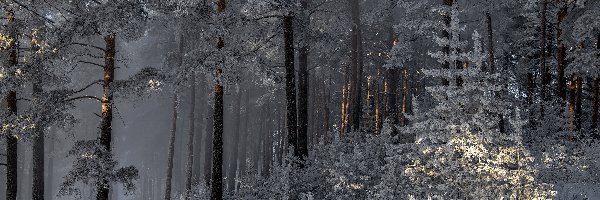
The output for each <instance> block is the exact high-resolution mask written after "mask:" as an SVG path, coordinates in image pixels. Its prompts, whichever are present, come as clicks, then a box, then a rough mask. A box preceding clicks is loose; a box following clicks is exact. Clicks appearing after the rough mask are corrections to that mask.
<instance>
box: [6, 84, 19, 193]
mask: <svg viewBox="0 0 600 200" xmlns="http://www.w3.org/2000/svg"><path fill="white" fill-rule="evenodd" d="M6 103H7V105H8V111H9V112H10V113H12V114H14V115H16V114H17V93H16V92H15V91H10V92H8V96H7V97H6ZM17 143H18V139H17V138H16V136H14V135H13V134H7V135H6V199H7V200H16V199H17V188H18V184H17V181H18V176H17V170H18V166H17V160H18V157H17V156H18V153H17V150H18V147H17Z"/></svg>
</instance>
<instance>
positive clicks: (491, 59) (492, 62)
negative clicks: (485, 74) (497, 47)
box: [485, 11, 496, 74]
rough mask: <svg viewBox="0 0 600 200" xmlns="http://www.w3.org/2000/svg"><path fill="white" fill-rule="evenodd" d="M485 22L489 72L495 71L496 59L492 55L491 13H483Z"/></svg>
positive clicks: (492, 31)
mask: <svg viewBox="0 0 600 200" xmlns="http://www.w3.org/2000/svg"><path fill="white" fill-rule="evenodd" d="M485 22H486V24H487V42H488V45H487V47H488V66H489V68H490V73H492V74H493V73H496V59H495V57H494V35H493V34H494V29H492V15H491V14H490V12H489V11H488V12H486V13H485Z"/></svg>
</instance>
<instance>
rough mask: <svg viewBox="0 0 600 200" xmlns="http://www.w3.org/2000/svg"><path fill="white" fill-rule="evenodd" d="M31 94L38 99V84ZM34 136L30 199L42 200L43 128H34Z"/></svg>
mask: <svg viewBox="0 0 600 200" xmlns="http://www.w3.org/2000/svg"><path fill="white" fill-rule="evenodd" d="M33 93H34V96H36V97H35V98H40V95H41V93H42V88H41V86H40V83H39V82H38V83H35V84H33ZM34 131H35V135H34V137H33V147H32V149H33V152H32V155H33V160H32V164H33V169H32V171H33V173H32V176H33V183H32V193H33V194H32V198H33V200H43V199H44V127H39V126H36V127H35V130H34Z"/></svg>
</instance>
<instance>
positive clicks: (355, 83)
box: [347, 0, 363, 131]
mask: <svg viewBox="0 0 600 200" xmlns="http://www.w3.org/2000/svg"><path fill="white" fill-rule="evenodd" d="M348 1H349V2H348V3H349V5H350V15H351V18H352V31H351V32H352V35H351V46H352V56H351V61H352V63H351V67H352V81H351V82H350V85H349V87H350V95H351V98H350V101H351V102H350V110H349V123H348V129H347V131H359V130H360V119H361V115H362V104H361V100H362V71H363V69H362V68H363V59H362V56H363V52H362V29H361V21H360V4H359V1H358V0H348Z"/></svg>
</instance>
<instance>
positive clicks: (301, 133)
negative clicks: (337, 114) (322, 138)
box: [292, 0, 310, 166]
mask: <svg viewBox="0 0 600 200" xmlns="http://www.w3.org/2000/svg"><path fill="white" fill-rule="evenodd" d="M309 1H310V0H302V2H301V5H302V9H303V11H305V12H303V13H302V14H301V16H300V18H301V19H300V20H301V21H302V23H303V24H302V26H301V27H302V28H301V34H300V37H301V42H300V48H299V49H298V133H297V134H298V136H297V140H298V141H297V143H298V145H297V146H296V148H297V149H298V156H299V158H300V160H301V161H302V162H303V161H304V159H306V157H308V138H307V137H308V135H307V132H308V99H309V94H308V92H309V74H308V53H309V41H308V40H309V36H308V34H309V25H310V18H309V16H308V4H309ZM292 36H293V35H292ZM292 41H293V40H292ZM292 45H293V44H292ZM292 55H293V51H292ZM292 59H293V56H292ZM292 66H293V65H292ZM301 166H303V165H301Z"/></svg>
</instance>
